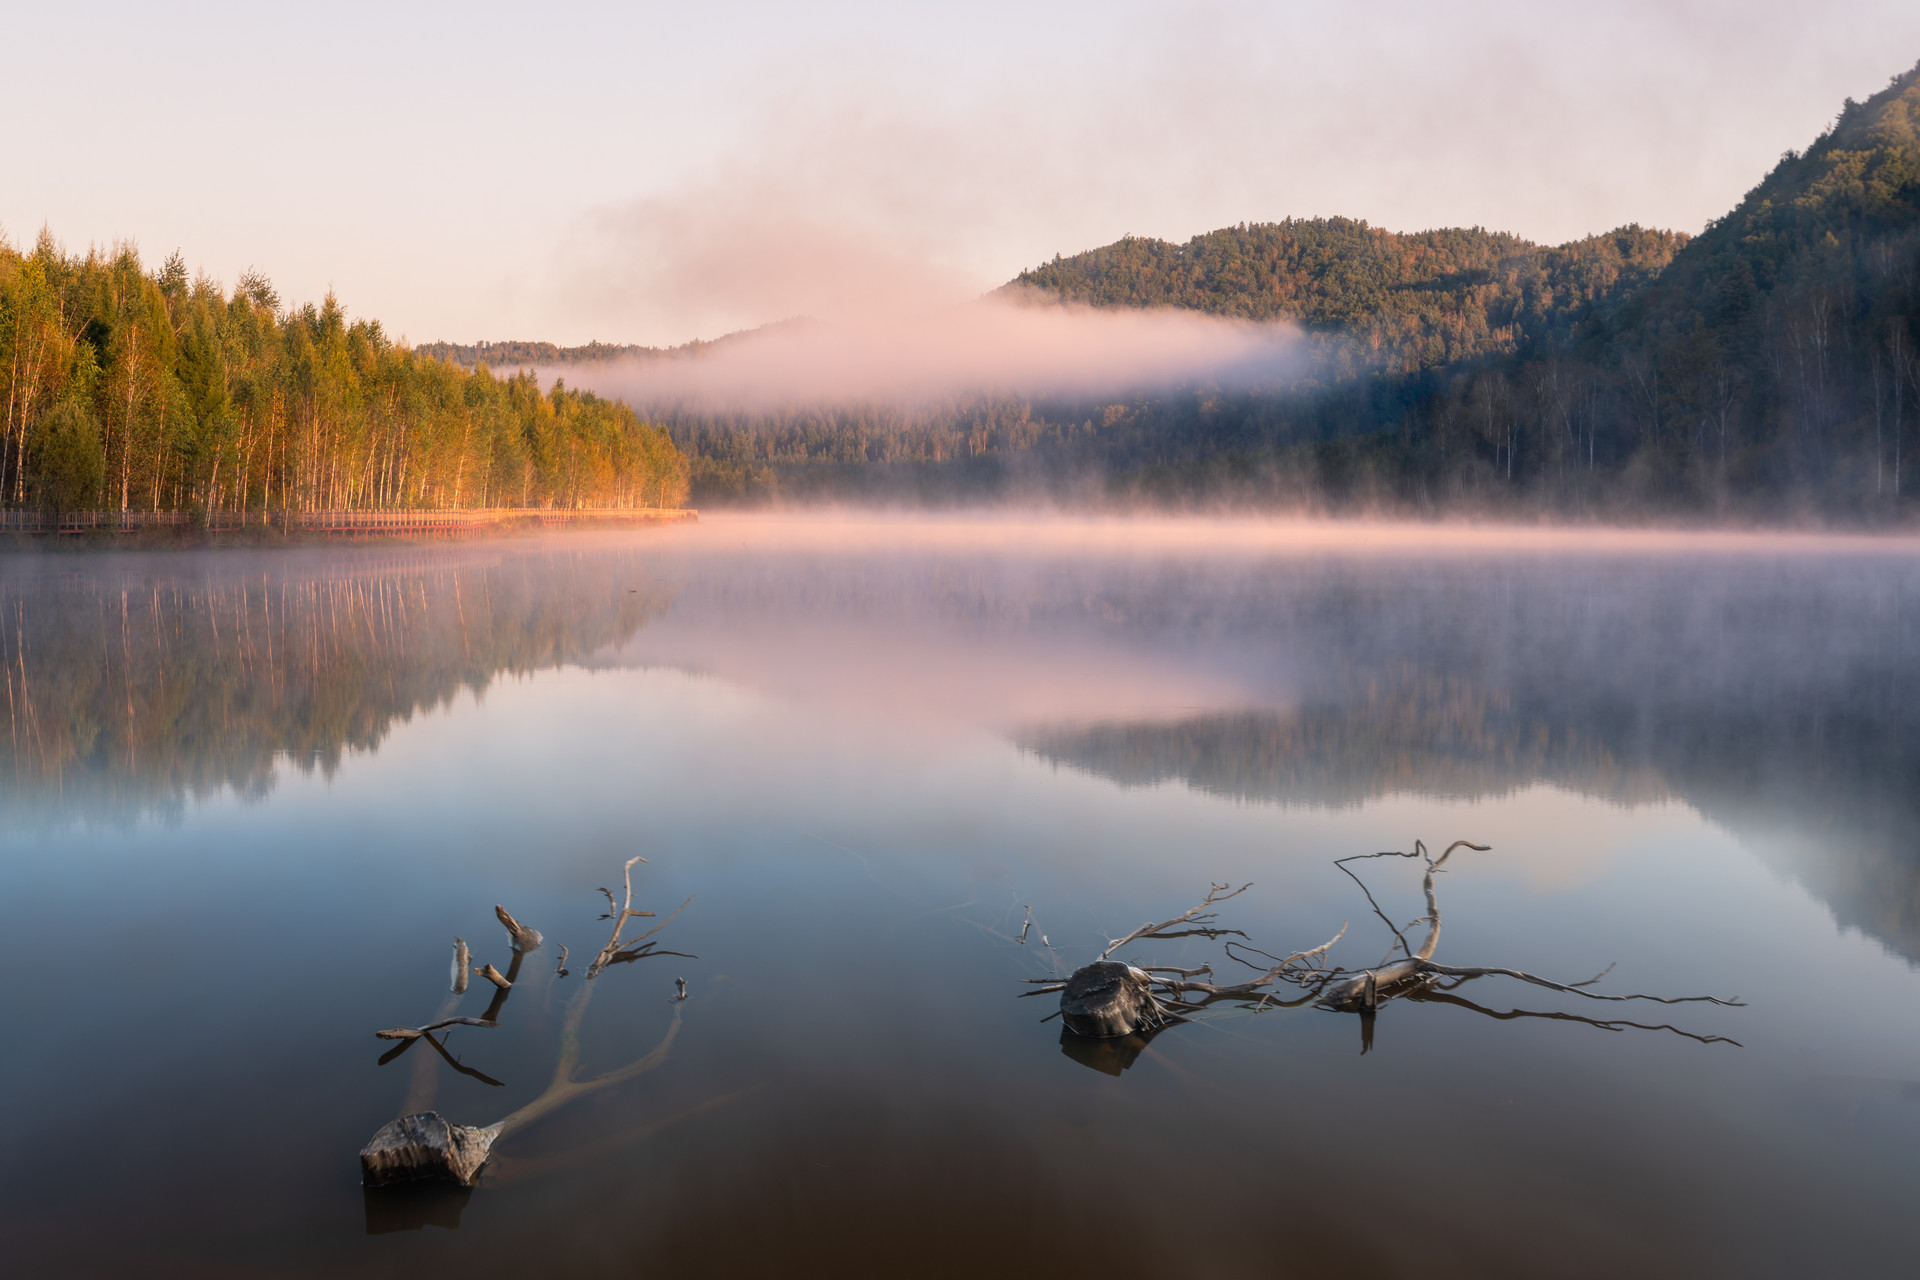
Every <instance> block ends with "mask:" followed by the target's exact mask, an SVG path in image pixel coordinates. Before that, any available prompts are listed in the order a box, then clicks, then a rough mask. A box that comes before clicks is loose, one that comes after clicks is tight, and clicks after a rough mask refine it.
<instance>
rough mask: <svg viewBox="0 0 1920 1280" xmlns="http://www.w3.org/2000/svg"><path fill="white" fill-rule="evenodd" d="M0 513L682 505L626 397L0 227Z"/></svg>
mask: <svg viewBox="0 0 1920 1280" xmlns="http://www.w3.org/2000/svg"><path fill="white" fill-rule="evenodd" d="M0 412H3V413H4V417H3V418H0V498H3V499H4V505H6V506H14V507H20V506H35V507H43V508H52V509H58V510H71V509H94V510H109V511H128V510H187V509H191V510H196V511H202V512H207V511H260V512H272V511H283V510H295V511H312V510H322V509H324V510H343V509H392V508H454V507H487V506H501V507H556V506H559V507H633V506H676V505H678V504H679V503H681V502H682V501H684V499H685V495H686V487H687V480H686V474H687V471H686V462H685V460H684V459H683V458H682V457H681V456H680V454H679V451H678V450H677V449H676V448H675V447H674V445H673V442H672V441H671V439H670V438H669V437H668V436H667V434H666V432H665V431H663V430H662V429H660V428H658V427H655V426H652V425H649V424H647V423H644V422H642V421H641V420H640V419H639V418H638V417H637V416H636V415H635V414H634V412H633V411H632V410H631V409H630V408H628V407H627V406H625V405H623V404H619V403H616V402H613V401H609V400H605V399H602V398H600V397H598V396H595V395H592V394H591V393H585V392H578V391H573V390H570V389H568V388H567V387H566V386H565V385H564V383H559V382H556V383H555V384H554V385H553V386H552V388H551V389H550V390H549V391H547V392H544V393H543V392H542V391H541V389H540V386H539V383H538V382H537V381H536V380H535V379H534V378H533V377H532V376H531V375H526V374H522V375H516V376H512V377H506V378H495V377H493V376H492V375H491V374H490V373H489V372H488V371H487V370H486V368H485V367H484V366H483V367H481V368H478V369H471V370H468V369H462V368H460V367H458V366H457V365H455V364H453V363H449V362H447V361H444V360H438V359H434V358H431V357H429V356H427V355H424V354H422V353H421V352H418V351H413V350H409V349H408V348H406V347H404V346H401V345H399V344H396V343H394V342H393V341H391V340H390V339H389V338H388V337H387V336H386V334H385V333H384V332H382V330H381V328H380V325H379V323H378V322H377V321H372V320H349V318H348V316H347V314H346V312H345V311H344V310H343V309H342V308H341V306H340V304H339V303H338V302H337V301H336V300H335V299H334V298H333V297H332V296H331V295H329V296H328V297H327V298H326V299H325V301H323V302H322V303H320V304H319V305H317V306H316V305H312V304H308V305H304V306H299V307H291V306H288V307H283V306H282V305H281V302H280V299H279V297H278V295H277V293H276V292H275V290H274V288H273V286H272V285H271V284H270V283H269V282H268V280H267V279H266V278H265V277H264V276H261V275H259V274H257V273H253V272H249V273H247V274H246V275H244V276H243V277H242V278H241V280H240V281H239V284H238V287H237V288H235V289H234V290H233V292H232V293H231V294H229V293H227V292H225V291H224V290H223V289H222V288H221V286H220V285H218V284H216V283H215V282H213V281H211V280H209V279H207V278H206V277H205V276H193V277H190V276H189V273H188V270H187V267H186V264H185V263H184V262H182V261H181V259H180V256H179V255H178V254H175V255H173V256H172V257H170V258H168V259H167V261H166V262H165V263H164V264H163V265H162V266H161V267H160V268H159V269H158V270H154V271H149V270H147V269H146V268H145V267H144V266H143V265H142V263H141V260H140V256H139V254H138V253H137V252H136V251H135V250H134V248H132V247H131V246H118V247H115V248H113V249H112V250H109V251H104V252H103V251H100V250H89V251H88V252H87V253H86V254H85V255H84V256H76V255H72V254H68V253H66V252H64V251H63V250H62V249H61V248H60V247H59V246H58V245H57V244H56V243H55V241H54V240H53V237H52V236H51V235H50V234H48V233H47V232H44V231H43V232H42V233H41V235H40V237H39V240H38V243H37V244H35V246H34V247H33V248H32V249H31V250H30V251H21V250H19V249H16V248H14V247H13V246H11V245H8V244H7V243H5V242H4V241H0Z"/></svg>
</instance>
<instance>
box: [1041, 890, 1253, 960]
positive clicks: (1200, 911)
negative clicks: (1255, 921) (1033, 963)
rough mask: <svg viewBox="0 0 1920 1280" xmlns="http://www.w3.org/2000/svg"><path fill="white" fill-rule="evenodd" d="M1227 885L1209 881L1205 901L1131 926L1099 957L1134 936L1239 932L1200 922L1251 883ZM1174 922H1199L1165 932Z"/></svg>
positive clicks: (1126, 942) (1120, 946)
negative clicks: (1167, 917) (1170, 915)
mask: <svg viewBox="0 0 1920 1280" xmlns="http://www.w3.org/2000/svg"><path fill="white" fill-rule="evenodd" d="M1229 887H1230V886H1228V885H1224V884H1216V885H1213V886H1212V887H1211V888H1210V889H1209V890H1208V891H1207V897H1206V901H1204V902H1202V903H1200V905H1198V906H1196V907H1194V908H1193V909H1192V910H1191V911H1186V912H1183V913H1182V914H1180V915H1177V916H1175V917H1174V918H1173V919H1171V920H1162V921H1161V922H1160V923H1159V924H1151V923H1149V924H1143V925H1141V926H1140V927H1139V928H1138V929H1135V930H1134V931H1133V932H1132V933H1130V934H1128V935H1127V936H1126V937H1124V938H1120V939H1117V940H1115V941H1114V942H1111V943H1109V944H1108V945H1107V949H1106V950H1105V951H1102V952H1101V953H1100V959H1102V960H1105V959H1106V958H1107V957H1108V956H1110V955H1112V954H1113V953H1114V952H1116V951H1118V950H1119V949H1120V948H1122V947H1124V946H1126V945H1127V944H1128V943H1129V942H1132V941H1133V940H1134V939H1136V938H1186V937H1193V936H1194V935H1196V934H1197V935H1199V936H1201V937H1206V938H1217V937H1220V936H1221V935H1223V934H1228V933H1240V930H1238V929H1215V928H1213V927H1212V926H1210V925H1205V924H1204V923H1203V922H1205V921H1208V920H1213V919H1216V918H1218V916H1219V912H1217V911H1209V910H1207V908H1209V907H1213V906H1217V905H1219V904H1220V903H1222V902H1225V901H1227V899H1229V898H1237V897H1239V896H1240V895H1241V894H1243V893H1245V892H1246V891H1247V890H1249V889H1251V888H1253V885H1252V884H1251V883H1247V884H1243V885H1241V886H1240V887H1239V888H1238V889H1234V890H1233V892H1231V893H1228V892H1227V889H1228V888H1229ZM1177 924H1192V925H1201V927H1200V928H1197V929H1187V930H1183V931H1181V932H1180V933H1168V932H1167V930H1169V929H1171V928H1173V926H1175V925H1177ZM1240 936H1241V937H1245V936H1246V935H1245V934H1240ZM1041 941H1042V942H1045V941H1046V939H1045V938H1042V939H1041Z"/></svg>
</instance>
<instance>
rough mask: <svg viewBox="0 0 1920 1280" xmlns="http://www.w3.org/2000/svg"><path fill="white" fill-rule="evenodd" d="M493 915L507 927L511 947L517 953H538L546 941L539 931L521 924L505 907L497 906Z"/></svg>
mask: <svg viewBox="0 0 1920 1280" xmlns="http://www.w3.org/2000/svg"><path fill="white" fill-rule="evenodd" d="M493 914H494V915H496V916H498V917H499V918H500V923H501V924H503V925H505V926H506V929H507V937H508V938H509V939H510V940H511V945H512V946H513V949H514V950H515V951H538V950H539V949H540V944H541V943H542V942H543V941H545V939H544V938H542V937H541V936H540V931H539V930H538V929H529V928H527V926H525V925H523V924H521V923H520V922H519V921H518V920H515V919H514V918H513V917H512V916H511V915H509V914H508V912H507V909H506V908H505V907H502V906H495V907H494V909H493Z"/></svg>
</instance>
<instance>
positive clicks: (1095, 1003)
mask: <svg viewBox="0 0 1920 1280" xmlns="http://www.w3.org/2000/svg"><path fill="white" fill-rule="evenodd" d="M1060 1020H1061V1021H1062V1022H1064V1023H1066V1024H1067V1029H1068V1030H1070V1031H1073V1032H1074V1033H1076V1034H1078V1035H1083V1036H1090V1037H1092V1038H1094V1039H1104V1038H1106V1037H1108V1036H1124V1035H1130V1034H1132V1033H1133V1032H1134V1031H1135V1030H1137V1029H1138V1028H1139V1027H1140V1026H1141V1025H1142V1024H1143V1023H1144V1024H1148V1025H1151V1024H1152V1023H1154V1022H1157V1021H1158V1020H1159V1017H1158V1013H1157V1010H1156V1009H1155V1006H1154V1001H1153V993H1152V991H1151V989H1150V980H1149V979H1148V977H1147V975H1146V974H1144V973H1142V972H1141V971H1140V970H1138V969H1136V968H1134V967H1133V966H1132V965H1130V964H1121V963H1120V962H1119V961H1117V960H1096V961H1095V962H1094V963H1092V964H1090V965H1086V966H1085V967H1083V968H1079V969H1076V970H1074V972H1073V976H1072V977H1070V978H1068V979H1067V986H1066V989H1065V990H1064V991H1062V992H1061V993H1060Z"/></svg>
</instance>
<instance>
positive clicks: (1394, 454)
mask: <svg viewBox="0 0 1920 1280" xmlns="http://www.w3.org/2000/svg"><path fill="white" fill-rule="evenodd" d="M1007 287H1008V289H1009V290H1014V291H1017V292H1028V291H1030V292H1033V293H1035V294H1037V295H1038V296H1039V297H1041V298H1043V299H1044V298H1058V299H1061V300H1065V301H1070V302H1077V303H1082V304H1087V305H1091V306H1096V307H1178V308H1190V309H1195V310H1201V311H1207V312H1211V313H1214V314H1219V315H1228V316H1238V317H1245V318H1248V319H1255V320H1266V319H1285V320H1290V321H1293V322H1295V323H1297V324H1299V325H1301V326H1302V327H1303V329H1304V330H1305V331H1306V333H1307V337H1308V344H1309V348H1310V350H1311V352H1312V356H1313V359H1312V361H1311V363H1310V366H1309V371H1308V372H1307V373H1306V374H1305V375H1304V376H1302V377H1301V378H1299V379H1297V380H1296V382H1295V383H1294V384H1293V385H1292V386H1291V387H1290V388H1288V389H1287V390H1285V391H1279V392H1275V391H1263V392H1248V391H1233V390H1228V389H1223V388H1219V387H1210V386H1191V387H1186V388H1181V389H1178V390H1174V391H1169V392H1164V393H1161V394H1156V395H1146V396H1133V397H1128V398H1126V399H1124V400H1122V401H1119V402H1113V403H1086V402H1048V401H1042V400H1020V401H1010V400H1007V399H1006V398H1004V397H1002V398H999V399H995V400H986V399H981V400H977V401H973V402H967V403H960V404H953V405H949V406H946V407H944V408H942V409H940V410H938V411H925V410H922V411H915V412H908V411H904V410H895V409H888V408H885V407H873V406H863V407H858V408H841V409H833V410H822V409H795V410H794V411H792V412H788V413H762V414H759V415H757V416H755V417H753V418H751V419H748V418H743V417H741V416H738V415H734V416H716V415H711V414H709V415H701V416H688V415H679V416H675V417H674V418H673V419H672V422H671V425H672V427H673V430H674V433H675V438H676V439H677V440H679V441H680V442H681V444H682V446H683V447H685V448H687V449H689V450H690V451H691V452H692V453H693V454H694V455H695V457H694V463H693V465H694V474H695V478H696V488H697V489H698V490H704V496H705V499H706V500H709V501H712V500H716V499H718V500H725V499H727V498H730V497H735V496H754V495H765V494H781V493H784V494H788V495H793V496H814V495H821V494H832V495H836V496H856V495H864V496H894V497H914V496H919V497H926V496H943V497H961V498H979V497H989V496H993V495H996V494H1003V493H1009V492H1021V491H1032V490H1035V489H1038V490H1041V491H1044V492H1047V493H1050V494H1052V495H1054V496H1070V497H1074V498H1085V499H1096V500H1106V501H1137V500H1141V499H1146V500H1150V501H1155V502H1161V503H1171V504H1175V505H1179V504H1189V503H1210V502H1215V501H1220V500H1226V501H1229V502H1238V503H1248V504H1273V503H1286V504H1304V505H1308V506H1334V507H1352V506H1365V507H1372V508H1386V509H1399V510H1407V511H1421V510H1451V509H1458V508H1460V507H1462V506H1472V507H1480V508H1492V509H1503V508H1505V509H1529V510H1549V511H1562V512H1590V513H1597V514H1609V513H1611V514H1623V513H1628V512H1642V511H1648V510H1654V511H1667V512H1679V513H1684V512H1701V513H1725V512H1736V513H1741V514H1745V515H1749V516H1752V517H1756V518H1773V517H1778V516H1782V515H1786V514H1793V513H1803V512H1817V513H1821V514H1824V515H1827V516H1830V517H1839V518H1864V519H1876V520H1877V519H1886V518H1892V517H1895V516H1898V515H1899V514H1900V513H1901V511H1902V510H1903V509H1904V507H1905V505H1906V504H1908V503H1910V502H1911V501H1912V498H1913V490H1914V483H1913V474H1912V472H1913V458H1912V453H1913V448H1914V445H1915V443H1916V435H1917V433H1916V431H1915V423H1914V418H1915V417H1916V412H1915V410H1916V403H1917V402H1920V364H1916V361H1915V355H1914V353H1915V349H1916V346H1920V343H1916V334H1917V333H1920V68H1916V69H1915V70H1914V71H1909V72H1907V73H1905V74H1903V75H1901V76H1898V77H1896V78H1895V79H1894V80H1893V82H1892V83H1891V84H1890V85H1889V86H1888V87H1887V88H1886V89H1885V90H1883V91H1882V92H1880V93H1879V94H1877V95H1875V96H1874V97H1873V98H1871V99H1870V100H1868V101H1867V102H1865V103H1853V102H1849V103H1847V104H1846V106H1845V108H1844V109H1843V110H1842V112H1841V114H1840V116H1839V118H1838V119H1837V120H1836V122H1835V124H1834V126H1833V127H1832V128H1831V129H1830V130H1829V131H1828V132H1826V133H1825V134H1823V135H1822V136H1821V137H1820V138H1818V139H1817V140H1816V141H1815V142H1814V143H1813V144H1812V145H1811V146H1810V147H1808V148H1807V150H1806V151H1805V152H1804V153H1797V152H1789V153H1788V154H1787V155H1786V156H1785V157H1783V158H1782V160H1781V162H1780V164H1779V165H1778V166H1777V167H1776V168H1775V169H1774V171H1773V172H1772V173H1770V174H1769V175H1767V176H1766V178H1765V179H1764V180H1763V181H1762V182H1761V183H1760V185H1759V186H1757V187H1756V188H1755V189H1754V190H1753V191H1752V192H1750V193H1749V194H1748V195H1747V197H1746V198H1745V199H1744V200H1743V201H1742V202H1741V203H1740V205H1739V207H1737V208H1736V209H1734V210H1733V211H1732V212H1731V213H1729V214H1728V215H1727V216H1726V217H1724V218H1722V219H1719V220H1717V221H1716V222H1714V223H1713V224H1711V225H1710V226H1709V227H1707V228H1706V230H1705V231H1704V233H1703V234H1701V235H1699V236H1696V237H1693V238H1691V239H1689V238H1688V237H1686V236H1683V235H1678V234H1674V233H1668V232H1657V231H1647V230H1643V229H1641V228H1638V227H1627V228H1622V229H1620V230H1618V231H1614V232H1610V233H1608V234H1605V235H1600V236H1594V237H1590V238H1588V239H1585V240H1579V241H1575V242H1573V243H1570V244H1566V245H1561V246H1558V247H1553V248H1545V247H1541V246H1536V245H1532V244H1528V243H1526V242H1524V241H1521V240H1518V239H1516V238H1514V237H1512V236H1506V235H1500V234H1496V233H1491V232H1486V231H1481V230H1477V229H1476V230H1465V231H1462V230H1442V231H1430V232H1421V233H1416V234H1406V235H1402V234H1395V233H1391V232H1387V231H1383V230H1380V229H1378V228H1374V227H1369V226H1367V225H1366V224H1365V223H1362V222H1356V221H1348V220H1344V219H1330V220H1315V221H1288V222H1281V223H1271V224H1250V225H1244V226H1240V227H1232V228H1227V229H1224V230H1220V231H1216V232H1212V233H1209V234H1207V235H1202V236H1197V237H1195V238H1194V239H1193V240H1190V241H1188V242H1187V243H1186V244H1179V245H1176V244H1169V243H1167V242H1164V241H1158V240H1147V239H1138V238H1129V239H1126V240H1122V241H1120V242H1118V243H1117V244H1112V245H1108V246H1106V247H1104V248H1101V249H1095V250H1091V251H1089V252H1087V253H1082V254H1078V255H1075V256H1073V257H1071V258H1056V259H1055V260H1054V261H1052V262H1049V263H1044V264H1042V265H1040V266H1038V267H1035V268H1033V269H1032V270H1029V271H1026V272H1023V273H1021V275H1020V276H1019V277H1018V278H1017V279H1016V280H1014V281H1013V282H1011V283H1010V284H1009V285H1008V286H1007Z"/></svg>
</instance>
